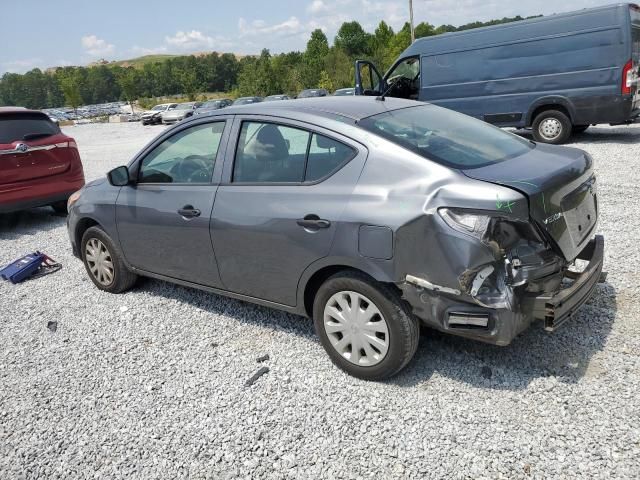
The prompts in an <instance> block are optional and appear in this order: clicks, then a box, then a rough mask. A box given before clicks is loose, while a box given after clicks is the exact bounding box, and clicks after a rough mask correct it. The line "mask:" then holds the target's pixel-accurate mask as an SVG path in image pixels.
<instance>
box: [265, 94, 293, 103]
mask: <svg viewBox="0 0 640 480" xmlns="http://www.w3.org/2000/svg"><path fill="white" fill-rule="evenodd" d="M277 100H291V97H290V96H289V95H284V94H282V95H269V96H268V97H265V98H264V101H265V102H274V101H277Z"/></svg>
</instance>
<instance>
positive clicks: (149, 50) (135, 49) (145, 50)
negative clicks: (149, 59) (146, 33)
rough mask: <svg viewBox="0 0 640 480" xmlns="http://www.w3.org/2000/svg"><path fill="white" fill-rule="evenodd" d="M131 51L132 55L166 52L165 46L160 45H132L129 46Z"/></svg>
mask: <svg viewBox="0 0 640 480" xmlns="http://www.w3.org/2000/svg"><path fill="white" fill-rule="evenodd" d="M131 53H132V54H134V55H157V54H159V53H167V47H166V46H164V45H161V46H159V47H151V48H146V47H140V46H139V45H134V46H133V47H131Z"/></svg>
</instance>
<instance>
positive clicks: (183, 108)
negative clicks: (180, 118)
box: [175, 103, 193, 110]
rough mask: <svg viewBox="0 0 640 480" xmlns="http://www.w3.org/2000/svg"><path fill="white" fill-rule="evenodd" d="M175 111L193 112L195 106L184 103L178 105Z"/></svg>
mask: <svg viewBox="0 0 640 480" xmlns="http://www.w3.org/2000/svg"><path fill="white" fill-rule="evenodd" d="M175 109H176V110H192V109H193V104H191V103H183V104H182V105H178V106H177V107H176V108H175Z"/></svg>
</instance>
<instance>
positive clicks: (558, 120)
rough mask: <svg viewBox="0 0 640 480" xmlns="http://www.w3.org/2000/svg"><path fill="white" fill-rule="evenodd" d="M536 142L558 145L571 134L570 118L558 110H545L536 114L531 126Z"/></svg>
mask: <svg viewBox="0 0 640 480" xmlns="http://www.w3.org/2000/svg"><path fill="white" fill-rule="evenodd" d="M531 128H532V130H533V138H535V139H536V141H537V142H541V143H551V144H554V145H558V144H561V143H564V142H566V141H567V140H568V139H569V137H570V136H571V132H572V126H571V120H570V119H569V117H567V116H566V115H565V114H564V113H562V112H561V111H559V110H545V111H544V112H541V113H539V114H538V115H536V118H534V120H533V125H532V126H531Z"/></svg>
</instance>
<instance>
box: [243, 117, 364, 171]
mask: <svg viewBox="0 0 640 480" xmlns="http://www.w3.org/2000/svg"><path fill="white" fill-rule="evenodd" d="M354 154H355V151H354V150H353V149H352V148H351V147H348V146H346V145H344V144H342V143H340V142H338V141H336V140H333V139H331V138H328V137H325V136H323V135H318V134H316V133H313V134H312V133H311V132H308V131H307V130H303V129H300V128H294V127H289V126H285V125H278V124H275V123H260V122H243V123H242V128H241V130H240V137H239V139H238V148H237V150H236V159H235V163H234V167H233V181H234V182H247V183H302V182H314V181H317V180H320V179H322V178H324V177H326V176H327V175H329V174H330V173H332V172H334V171H336V170H337V169H339V168H340V167H341V166H342V165H344V164H345V163H346V162H348V161H349V160H351V158H353V156H354Z"/></svg>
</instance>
